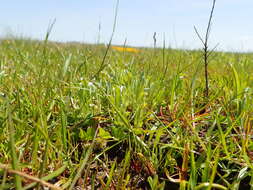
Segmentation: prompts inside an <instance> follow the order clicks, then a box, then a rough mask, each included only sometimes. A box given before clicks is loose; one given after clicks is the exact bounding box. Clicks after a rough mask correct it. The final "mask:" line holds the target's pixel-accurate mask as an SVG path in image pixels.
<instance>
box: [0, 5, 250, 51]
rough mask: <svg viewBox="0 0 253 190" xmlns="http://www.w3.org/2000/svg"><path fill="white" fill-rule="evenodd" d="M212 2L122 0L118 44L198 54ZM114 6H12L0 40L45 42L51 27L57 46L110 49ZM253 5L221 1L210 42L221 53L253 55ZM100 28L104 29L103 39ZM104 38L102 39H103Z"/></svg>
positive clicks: (5, 8)
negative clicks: (105, 46) (64, 43)
mask: <svg viewBox="0 0 253 190" xmlns="http://www.w3.org/2000/svg"><path fill="white" fill-rule="evenodd" d="M211 5H212V0H120V2H119V9H118V18H117V26H116V31H115V35H114V38H113V43H114V44H119V45H122V44H124V41H125V40H126V41H127V44H128V45H131V46H152V44H153V33H154V32H156V33H157V44H158V45H162V44H163V40H164V39H165V42H166V46H167V47H168V46H170V47H174V48H190V49H193V48H200V46H201V42H200V41H199V39H198V37H197V35H196V34H195V32H194V25H195V26H196V27H197V28H198V29H199V32H200V33H201V34H203V33H204V32H205V29H206V25H207V21H208V17H209V13H210V8H211ZM115 6H116V0H72V1H69V0H43V1H42V0H40V1H34V0H24V1H20V0H8V1H2V2H1V7H0V35H1V36H5V35H9V34H13V35H17V36H23V37H31V38H36V39H43V38H44V37H45V34H46V31H47V28H48V25H49V23H50V22H52V21H53V20H54V19H56V23H55V25H54V28H53V30H52V33H51V35H50V40H55V41H81V42H89V43H96V42H97V41H98V40H99V41H100V42H101V43H107V42H108V41H109V37H110V35H111V32H112V26H113V21H114V14H115ZM252 9H253V0H217V3H216V9H215V13H214V17H213V25H212V26H213V27H212V33H211V37H210V41H211V45H212V46H215V45H216V44H217V43H219V46H218V49H219V50H227V51H249V50H250V51H253V25H252V23H251V22H252V20H253V11H252ZM99 24H100V26H101V30H100V35H99ZM99 36H100V37H99Z"/></svg>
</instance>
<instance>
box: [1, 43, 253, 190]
mask: <svg viewBox="0 0 253 190" xmlns="http://www.w3.org/2000/svg"><path fill="white" fill-rule="evenodd" d="M107 51H108V52H107ZM105 52H106V53H107V56H106V57H105V56H104V55H105ZM201 56H202V54H201V52H199V51H183V50H172V49H159V48H157V49H155V50H154V49H145V48H142V49H139V50H138V52H136V53H132V52H128V51H117V50H116V49H109V50H107V49H106V48H105V47H104V46H100V45H96V46H95V45H84V44H63V43H53V42H49V41H47V42H46V43H44V42H39V41H32V40H25V39H5V40H2V41H1V44H0V82H1V85H0V126H1V127H0V140H1V143H0V189H33V188H34V189H41V186H48V183H50V184H51V185H52V184H53V186H52V187H51V188H55V189H59V188H60V189H74V187H76V186H80V187H82V188H83V189H88V188H89V189H152V190H155V189H180V190H186V189H253V185H252V184H253V164H252V160H253V141H252V138H253V136H252V135H253V134H252V120H253V116H252V113H253V108H252V92H253V91H252V87H253V77H252V71H253V62H252V60H253V59H252V58H253V55H252V54H243V53H240V54H239V53H224V52H214V53H213V55H212V56H213V57H212V59H211V61H210V63H209V79H210V80H209V98H208V102H206V99H205V98H204V96H203V95H204V93H205V81H204V78H203V73H204V68H203V64H202V62H201V60H202V58H201ZM104 57H105V60H103V58H104ZM102 60H103V65H106V67H103V70H101V69H100V66H101V62H102ZM97 72H99V76H98V75H96V73H97ZM95 75H96V76H97V77H94V76H95ZM50 184H49V185H50Z"/></svg>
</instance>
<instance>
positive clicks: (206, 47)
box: [194, 0, 218, 99]
mask: <svg viewBox="0 0 253 190" xmlns="http://www.w3.org/2000/svg"><path fill="white" fill-rule="evenodd" d="M215 4H216V0H213V4H212V9H211V13H210V16H209V20H208V24H207V29H206V33H205V35H204V37H203V36H201V35H200V34H199V32H198V30H197V28H196V27H195V26H194V30H195V32H196V34H197V35H198V38H199V39H200V41H201V42H202V44H203V60H204V65H205V94H204V96H205V98H206V99H208V96H209V82H208V63H209V57H210V55H211V54H212V52H213V51H214V50H215V49H216V47H217V45H218V44H217V45H216V46H215V47H214V48H213V49H212V50H210V49H209V37H210V32H211V28H212V19H213V12H214V8H215Z"/></svg>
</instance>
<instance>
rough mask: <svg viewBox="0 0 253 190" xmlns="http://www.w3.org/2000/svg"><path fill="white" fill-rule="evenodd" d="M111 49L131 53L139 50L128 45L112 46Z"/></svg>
mask: <svg viewBox="0 0 253 190" xmlns="http://www.w3.org/2000/svg"><path fill="white" fill-rule="evenodd" d="M112 49H114V50H116V51H121V52H124V51H125V52H132V53H138V52H139V51H140V50H139V49H136V48H129V47H120V46H112Z"/></svg>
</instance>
